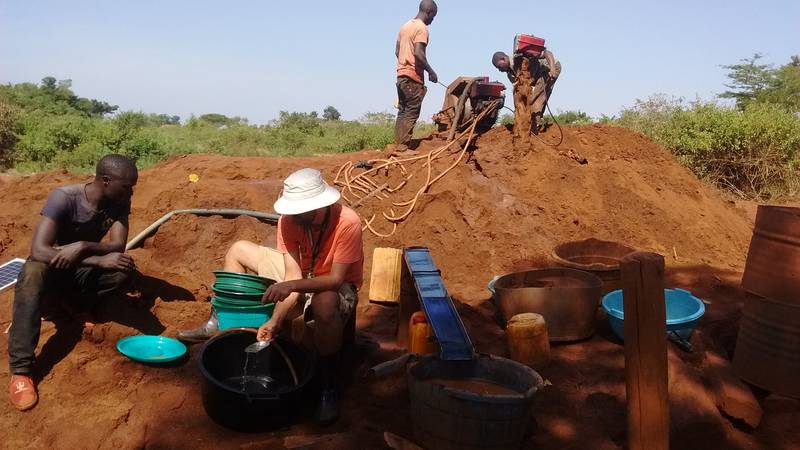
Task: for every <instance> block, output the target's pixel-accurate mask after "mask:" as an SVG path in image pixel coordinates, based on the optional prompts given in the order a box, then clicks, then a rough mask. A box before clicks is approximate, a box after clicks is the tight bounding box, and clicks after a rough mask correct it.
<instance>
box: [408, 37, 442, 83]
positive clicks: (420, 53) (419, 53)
mask: <svg viewBox="0 0 800 450" xmlns="http://www.w3.org/2000/svg"><path fill="white" fill-rule="evenodd" d="M426 47H427V46H426V45H425V44H424V43H422V42H417V43H416V44H414V58H416V59H417V64H419V65H420V66H422V67H423V68H424V69H425V71H426V72H428V79H429V80H431V83H437V82H438V81H439V77H438V76H437V75H436V72H435V71H434V70H433V68H432V67H431V65H430V64H429V63H428V56H427V53H426Z"/></svg>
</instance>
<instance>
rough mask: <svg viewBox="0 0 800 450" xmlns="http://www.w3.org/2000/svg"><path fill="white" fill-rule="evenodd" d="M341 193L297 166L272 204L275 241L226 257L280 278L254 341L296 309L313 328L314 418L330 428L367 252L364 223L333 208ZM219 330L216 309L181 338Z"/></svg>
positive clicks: (231, 263)
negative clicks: (319, 387) (317, 392)
mask: <svg viewBox="0 0 800 450" xmlns="http://www.w3.org/2000/svg"><path fill="white" fill-rule="evenodd" d="M340 195H341V194H340V193H339V191H338V190H336V189H335V188H333V187H331V186H329V185H328V184H327V183H325V181H324V180H323V179H322V174H320V172H319V171H318V170H315V169H301V170H298V171H297V172H294V173H293V174H291V175H289V177H288V178H286V180H285V181H284V183H283V193H282V194H281V197H280V198H279V199H278V200H277V201H276V202H275V211H276V212H277V213H279V214H281V218H280V219H279V220H278V236H277V245H276V248H275V249H272V248H269V247H263V246H260V245H258V244H256V243H253V242H248V241H238V242H236V243H234V244H233V245H232V246H231V248H230V249H229V250H228V252H227V254H226V255H225V267H224V270H225V271H228V272H240V273H243V272H245V271H246V270H250V271H253V272H257V273H258V274H259V275H260V276H263V277H266V278H270V279H273V280H277V281H279V282H278V283H275V284H273V285H271V286H270V287H269V288H268V289H267V291H266V293H264V297H263V298H262V301H263V302H264V303H270V302H275V303H276V307H275V311H274V313H273V315H272V317H271V318H270V319H269V320H268V321H267V323H265V324H264V325H262V326H261V327H260V328H259V329H258V340H260V341H268V340H270V339H272V338H273V337H274V336H275V335H276V334H277V333H278V331H279V330H280V328H281V325H282V324H283V323H284V320H285V319H287V318H290V319H291V317H288V316H289V314H290V312H291V311H292V310H294V309H295V305H298V302H299V303H300V306H302V310H303V319H304V320H305V322H306V323H307V324H308V326H309V327H311V328H313V330H314V333H313V334H314V347H315V349H316V351H317V353H318V354H319V356H320V359H321V376H322V380H323V391H322V397H321V399H320V403H319V406H318V408H317V412H316V417H315V418H316V421H317V423H319V424H322V425H327V424H331V423H333V422H335V421H336V419H338V417H339V405H338V403H339V401H338V393H337V391H336V386H335V374H336V366H337V362H338V359H339V354H340V350H341V347H342V335H343V331H344V327H345V324H346V323H347V322H348V320H349V319H350V316H351V314H353V311H354V309H355V307H356V303H357V298H358V296H357V295H358V294H357V292H358V288H359V287H360V286H361V283H362V279H363V262H364V251H363V248H362V237H361V219H360V218H359V216H358V214H357V213H356V212H355V211H353V210H352V209H350V208H348V207H347V206H344V205H341V204H339V203H336V202H337V201H338V200H339V197H340ZM218 331H219V324H218V322H217V317H216V312H214V311H212V313H211V317H210V318H209V320H208V322H206V323H205V324H204V325H203V326H201V327H200V328H198V329H195V330H191V331H182V332H179V333H178V337H179V338H180V339H182V340H185V341H200V340H204V339H208V338H209V337H211V336H213V335H214V334H216V333H217V332H218Z"/></svg>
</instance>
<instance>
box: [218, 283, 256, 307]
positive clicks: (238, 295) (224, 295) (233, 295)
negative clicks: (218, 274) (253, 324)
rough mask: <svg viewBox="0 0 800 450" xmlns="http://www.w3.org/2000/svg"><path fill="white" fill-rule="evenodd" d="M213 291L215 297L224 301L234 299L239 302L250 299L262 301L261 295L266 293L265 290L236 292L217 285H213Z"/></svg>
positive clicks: (250, 300) (251, 300)
mask: <svg viewBox="0 0 800 450" xmlns="http://www.w3.org/2000/svg"><path fill="white" fill-rule="evenodd" d="M211 291H212V292H213V293H214V297H215V298H217V299H220V300H223V301H229V300H233V301H237V302H241V301H249V302H256V303H261V297H262V296H263V295H264V292H263V291H261V292H252V293H247V292H236V291H231V290H228V289H225V288H221V287H217V285H214V286H212V287H211Z"/></svg>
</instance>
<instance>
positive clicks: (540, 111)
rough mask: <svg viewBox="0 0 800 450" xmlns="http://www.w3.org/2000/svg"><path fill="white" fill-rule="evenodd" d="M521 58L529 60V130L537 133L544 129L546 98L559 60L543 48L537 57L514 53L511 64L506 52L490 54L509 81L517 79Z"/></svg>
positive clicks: (553, 82) (557, 71)
mask: <svg viewBox="0 0 800 450" xmlns="http://www.w3.org/2000/svg"><path fill="white" fill-rule="evenodd" d="M522 58H528V60H529V62H530V65H529V71H530V74H531V79H532V82H533V108H532V116H531V122H532V123H531V130H533V132H534V133H536V134H538V133H539V131H544V127H543V124H542V118H543V117H544V108H545V106H547V102H548V100H550V94H552V93H553V86H554V85H555V84H556V80H557V79H558V77H559V76H560V75H561V62H560V61H558V60H557V59H556V57H555V56H553V53H552V52H551V51H550V50H547V49H545V50H544V51H543V52H542V55H541V56H540V57H538V58H535V57H529V56H521V55H514V64H513V65H512V63H511V59H510V58H509V56H508V55H507V54H505V53H503V52H495V54H494V55H493V56H492V64H494V66H495V67H496V68H497V70H499V71H501V72H505V73H506V75H507V76H508V79H509V81H511V82H512V83H514V82H515V81H516V80H517V76H516V72H517V70H518V69H517V68H518V67H519V66H520V64H519V62H520V61H521V59H522Z"/></svg>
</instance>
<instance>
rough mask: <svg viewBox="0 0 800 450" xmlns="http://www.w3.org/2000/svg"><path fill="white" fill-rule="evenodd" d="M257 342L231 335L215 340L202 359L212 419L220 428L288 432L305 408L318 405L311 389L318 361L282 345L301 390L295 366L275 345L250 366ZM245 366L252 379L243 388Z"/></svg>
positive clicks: (257, 355) (246, 335) (248, 336)
mask: <svg viewBox="0 0 800 450" xmlns="http://www.w3.org/2000/svg"><path fill="white" fill-rule="evenodd" d="M253 342H255V334H254V333H251V332H247V331H235V330H234V331H230V332H227V333H225V334H222V335H220V336H217V337H215V338H212V339H211V340H209V341H208V342H207V343H206V344H205V345H204V346H203V348H202V350H201V351H200V357H199V358H198V365H199V367H200V373H201V374H202V378H203V388H202V389H203V390H202V395H203V407H204V408H205V410H206V414H208V416H209V417H211V419H212V420H214V421H215V422H217V423H219V424H220V425H223V426H225V427H228V428H231V429H234V430H238V431H263V430H269V429H274V428H279V427H283V426H286V425H287V424H289V423H290V422H291V421H292V420H293V419H294V418H295V417H296V416H297V415H298V413H300V412H301V411H302V409H303V407H304V405H306V404H308V403H309V402H313V399H314V394H315V392H312V391H314V390H315V389H314V388H313V383H311V381H312V378H313V375H314V358H313V356H312V355H311V354H310V353H309V352H307V351H306V350H304V349H302V348H301V347H300V346H298V345H296V344H294V343H292V342H290V341H288V340H284V339H278V340H277V342H278V344H279V345H280V346H281V348H282V349H283V350H284V351H285V352H286V354H287V356H288V357H289V359H290V360H291V362H292V364H293V365H294V368H295V371H296V373H297V377H298V381H299V382H298V383H297V385H295V384H294V381H293V378H292V375H291V372H290V370H289V366H288V365H287V363H286V361H285V360H284V358H283V357H282V356H281V354H280V352H278V351H277V350H276V348H275V345H271V346H269V347H267V348H265V349H264V350H261V351H260V352H258V353H251V354H250V356H249V361H247V360H246V358H247V354H246V353H245V352H244V348H245V347H246V346H247V345H249V344H252V343H253ZM245 362H247V376H248V378H247V379H245V380H244V383H243V381H242V377H243V376H244V367H245ZM265 377H268V378H269V379H271V381H269V382H267V381H266V380H267V378H265Z"/></svg>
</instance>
